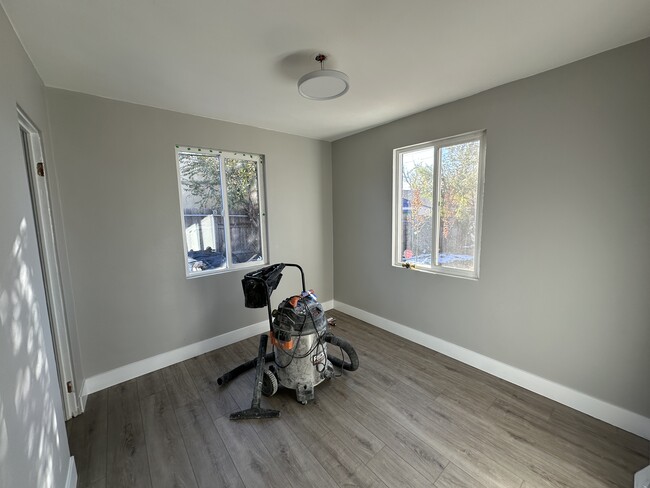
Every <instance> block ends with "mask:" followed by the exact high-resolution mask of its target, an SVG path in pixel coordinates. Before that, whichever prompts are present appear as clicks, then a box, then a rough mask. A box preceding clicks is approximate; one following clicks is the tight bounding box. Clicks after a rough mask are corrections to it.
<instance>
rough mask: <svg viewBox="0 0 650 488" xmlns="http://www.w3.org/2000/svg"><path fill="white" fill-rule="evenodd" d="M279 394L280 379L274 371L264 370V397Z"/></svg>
mask: <svg viewBox="0 0 650 488" xmlns="http://www.w3.org/2000/svg"><path fill="white" fill-rule="evenodd" d="M277 392H278V379H277V378H276V377H275V374H273V371H269V370H268V369H265V370H264V376H263V377H262V395H264V396H268V397H270V396H273V395H275V394H276V393H277Z"/></svg>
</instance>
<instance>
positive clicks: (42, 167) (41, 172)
mask: <svg viewBox="0 0 650 488" xmlns="http://www.w3.org/2000/svg"><path fill="white" fill-rule="evenodd" d="M36 174H37V175H38V176H45V165H44V164H43V163H38V164H36Z"/></svg>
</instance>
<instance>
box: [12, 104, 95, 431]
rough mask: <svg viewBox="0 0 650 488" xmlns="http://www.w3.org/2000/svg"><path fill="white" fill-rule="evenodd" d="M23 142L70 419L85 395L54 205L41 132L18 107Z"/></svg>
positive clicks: (55, 346)
mask: <svg viewBox="0 0 650 488" xmlns="http://www.w3.org/2000/svg"><path fill="white" fill-rule="evenodd" d="M18 123H19V125H20V132H21V143H22V144H23V152H24V153H25V159H26V161H25V163H26V169H27V173H28V177H29V187H30V193H31V198H32V207H33V210H34V219H35V220H36V234H37V237H38V247H39V254H40V258H41V268H42V271H43V282H44V284H45V293H46V298H47V308H48V316H49V319H50V328H51V330H52V338H53V343H54V353H55V357H56V363H57V364H56V366H57V370H58V378H59V386H60V390H61V397H62V400H63V406H64V409H65V417H66V420H67V419H69V418H72V417H74V416H76V415H79V414H80V413H81V412H82V411H83V407H82V403H81V398H80V396H79V395H78V394H77V393H76V390H77V386H78V383H77V382H76V381H75V378H74V369H73V366H72V355H71V349H70V336H69V334H68V320H67V315H66V310H65V303H64V300H63V287H62V283H61V273H60V269H59V260H58V254H57V250H56V239H55V235H54V221H53V219H52V205H51V202H50V195H49V191H48V182H47V169H46V168H45V159H44V154H43V145H42V141H41V134H40V131H39V130H38V128H37V127H36V126H35V125H34V124H33V123H32V122H31V120H30V119H29V117H27V115H26V114H25V113H24V112H23V111H22V110H21V108H20V107H18Z"/></svg>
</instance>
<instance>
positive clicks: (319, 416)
mask: <svg viewBox="0 0 650 488" xmlns="http://www.w3.org/2000/svg"><path fill="white" fill-rule="evenodd" d="M328 315H329V316H333V317H336V318H337V326H336V327H335V328H334V329H333V332H334V333H335V334H336V335H340V336H342V337H345V338H346V339H348V340H349V341H350V342H351V343H352V344H353V345H354V346H355V348H356V350H357V352H358V353H359V357H360V361H361V367H360V368H359V370H358V371H355V372H353V373H349V372H345V373H344V374H343V375H342V377H339V378H335V379H333V380H331V381H328V382H326V383H323V384H322V385H319V386H318V387H317V388H316V400H315V401H314V402H313V403H310V404H309V405H304V406H303V405H300V404H298V403H297V402H296V401H295V396H294V395H293V392H291V391H283V390H280V392H279V393H278V394H277V395H276V396H274V397H272V398H264V399H263V400H262V402H263V405H264V406H267V407H269V408H275V409H278V410H281V412H282V416H281V418H280V419H275V420H253V421H243V422H231V421H230V420H229V419H228V415H229V414H230V413H231V412H233V411H235V410H240V409H243V408H248V407H249V406H250V400H251V395H252V387H253V377H254V371H250V372H249V373H247V374H244V375H242V376H241V377H240V378H238V379H236V380H235V381H234V382H232V383H231V384H229V385H226V386H225V387H223V388H221V387H219V386H217V383H216V379H217V378H218V377H219V376H220V375H221V374H223V373H224V372H225V371H227V370H228V369H230V368H232V367H233V366H236V365H237V364H239V363H240V362H242V361H244V360H247V359H250V358H251V357H253V356H255V354H256V352H257V342H258V338H251V339H247V340H245V341H241V342H239V343H237V344H233V345H231V346H227V347H224V348H222V349H218V350H216V351H212V352H210V353H208V354H204V355H202V356H199V357H196V358H192V359H189V360H187V361H184V362H182V363H179V364H175V365H173V366H170V367H168V368H165V369H163V370H160V371H155V372H153V373H150V374H148V375H145V376H142V377H140V378H136V379H135V380H131V381H127V382H125V383H122V384H120V385H116V386H114V387H112V388H109V389H107V390H104V391H100V392H98V393H95V394H93V395H91V396H90V397H89V399H88V403H87V406H86V412H85V413H84V414H83V415H81V416H79V417H77V418H75V419H72V420H70V421H69V422H68V423H67V426H66V427H67V431H68V439H69V444H70V451H71V453H72V454H73V455H74V456H75V461H76V465H77V470H78V473H79V482H78V487H79V488H116V487H147V488H166V487H199V488H207V487H229V488H252V487H276V486H277V487H282V488H286V487H291V488H300V487H328V488H329V487H336V486H338V487H369V488H387V487H388V488H392V487H399V488H401V487H424V486H426V487H435V488H451V487H456V488H463V487H468V488H469V487H471V488H524V487H525V488H533V487H549V488H560V487H564V488H567V487H571V488H583V487H584V488H587V487H589V488H600V487H603V488H604V487H621V488H629V487H631V486H632V485H633V477H634V473H635V471H637V470H639V469H641V468H643V467H645V466H646V465H648V464H649V463H650V459H649V455H650V443H649V442H648V441H647V440H645V439H642V438H640V437H638V436H635V435H633V434H630V433H628V432H625V431H622V430H620V429H617V428H616V427H613V426H611V425H608V424H606V423H604V422H601V421H599V420H596V419H594V418H591V417H589V416H587V415H584V414H582V413H580V412H576V411H575V410H572V409H570V408H568V407H566V406H563V405H560V404H558V403H555V402H553V401H551V400H549V399H547V398H544V397H542V396H540V395H537V394H535V393H532V392H530V391H527V390H525V389H523V388H520V387H517V386H515V385H512V384H510V383H507V382H505V381H502V380H500V379H498V378H495V377H493V376H491V375H489V374H487V373H484V372H482V371H479V370H477V369H475V368H472V367H470V366H467V365H465V364H463V363H460V362H458V361H455V360H453V359H451V358H449V357H446V356H443V355H442V354H438V353H436V352H434V351H431V350H429V349H426V348H424V347H422V346H420V345H418V344H414V343H411V342H409V341H406V340H404V339H402V338H400V337H397V336H395V335H393V334H390V333H388V332H386V331H383V330H381V329H378V328H375V327H373V326H371V325H369V324H366V323H364V322H361V321H359V320H356V319H354V318H352V317H350V316H348V315H345V314H343V313H341V312H338V311H331V312H328ZM330 353H338V351H336V350H333V349H331V350H330Z"/></svg>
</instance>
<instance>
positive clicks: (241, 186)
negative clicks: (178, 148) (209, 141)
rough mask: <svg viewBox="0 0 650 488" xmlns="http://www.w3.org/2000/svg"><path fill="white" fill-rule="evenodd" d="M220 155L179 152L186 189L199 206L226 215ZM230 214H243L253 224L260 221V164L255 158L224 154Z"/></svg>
mask: <svg viewBox="0 0 650 488" xmlns="http://www.w3.org/2000/svg"><path fill="white" fill-rule="evenodd" d="M219 159H220V157H218V156H208V155H205V156H204V155H197V154H191V153H181V154H180V171H181V181H182V185H183V190H184V191H186V192H188V193H189V194H190V195H192V196H193V197H195V199H196V200H195V202H196V206H197V207H198V208H199V209H203V210H209V211H211V212H212V213H215V214H217V215H223V201H222V200H223V198H222V192H221V187H222V185H221V173H220V169H219ZM223 164H224V165H225V174H226V187H227V191H228V210H229V213H230V215H231V216H235V215H240V216H241V215H244V216H246V217H248V219H249V221H250V222H251V223H252V225H253V226H255V227H257V226H258V225H259V197H258V189H257V164H256V163H255V161H249V160H245V159H237V158H228V157H224V158H223Z"/></svg>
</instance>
